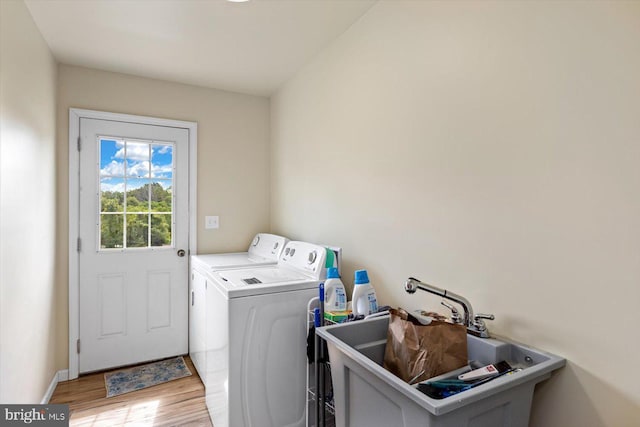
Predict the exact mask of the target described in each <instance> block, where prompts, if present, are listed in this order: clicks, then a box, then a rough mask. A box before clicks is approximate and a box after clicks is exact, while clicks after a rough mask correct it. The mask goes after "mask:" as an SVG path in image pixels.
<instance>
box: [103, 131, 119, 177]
mask: <svg viewBox="0 0 640 427" xmlns="http://www.w3.org/2000/svg"><path fill="white" fill-rule="evenodd" d="M100 176H124V141H121V140H116V139H102V140H100Z"/></svg>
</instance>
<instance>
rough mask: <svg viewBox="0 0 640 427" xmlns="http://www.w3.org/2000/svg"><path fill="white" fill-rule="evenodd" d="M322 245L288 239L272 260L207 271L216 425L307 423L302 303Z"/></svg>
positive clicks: (209, 390)
mask: <svg viewBox="0 0 640 427" xmlns="http://www.w3.org/2000/svg"><path fill="white" fill-rule="evenodd" d="M325 259H326V251H325V248H324V247H323V246H318V245H313V244H310V243H305V242H296V241H292V242H289V243H288V244H287V246H286V247H285V250H284V252H283V253H282V256H281V257H280V259H279V261H278V264H277V265H275V266H262V267H255V268H245V269H238V270H225V271H216V272H212V273H210V274H209V277H210V278H211V283H209V286H208V287H207V316H208V317H207V320H206V322H207V325H209V326H212V327H211V329H209V330H208V332H207V349H206V366H207V373H206V376H205V391H206V403H207V408H208V409H209V414H210V416H211V419H212V421H213V424H214V425H215V426H216V427H250V426H254V427H257V426H259V427H303V426H305V424H306V415H305V414H306V412H305V408H306V369H307V356H306V333H307V331H306V329H305V324H306V319H307V313H306V308H307V303H308V302H309V300H310V299H311V298H313V297H314V296H316V295H318V285H319V283H320V282H321V281H322V280H321V277H322V276H323V275H324V274H325Z"/></svg>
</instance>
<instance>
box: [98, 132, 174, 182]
mask: <svg viewBox="0 0 640 427" xmlns="http://www.w3.org/2000/svg"><path fill="white" fill-rule="evenodd" d="M125 148H126V149H125ZM125 166H126V167H125ZM125 170H126V180H127V189H129V190H131V189H134V188H138V187H141V186H143V185H144V184H146V183H149V182H157V183H159V184H160V185H162V186H163V187H164V188H168V187H171V185H172V177H173V145H171V144H160V143H149V142H142V141H126V142H125V141H124V140H117V139H107V138H104V139H101V140H100V177H101V179H100V189H101V190H102V191H120V192H121V191H124V187H125ZM141 178H142V179H141Z"/></svg>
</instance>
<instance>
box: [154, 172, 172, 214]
mask: <svg viewBox="0 0 640 427" xmlns="http://www.w3.org/2000/svg"><path fill="white" fill-rule="evenodd" d="M153 181H154V182H152V183H151V192H150V193H151V194H150V196H151V211H152V212H169V213H170V212H171V211H172V210H173V209H172V206H171V204H172V202H173V198H172V189H171V180H169V179H154V180H153Z"/></svg>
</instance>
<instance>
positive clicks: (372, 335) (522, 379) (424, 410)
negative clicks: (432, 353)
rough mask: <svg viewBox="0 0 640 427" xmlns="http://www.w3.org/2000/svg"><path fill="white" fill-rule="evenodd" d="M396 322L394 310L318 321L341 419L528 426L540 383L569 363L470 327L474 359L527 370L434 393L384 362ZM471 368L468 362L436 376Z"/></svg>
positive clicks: (341, 425) (340, 424)
mask: <svg viewBox="0 0 640 427" xmlns="http://www.w3.org/2000/svg"><path fill="white" fill-rule="evenodd" d="M388 325H389V317H388V316H386V317H379V318H373V319H369V320H362V321H359V322H350V323H343V324H339V325H333V326H326V327H323V328H318V329H317V333H318V335H320V336H321V337H322V338H323V339H324V340H325V341H326V342H327V347H328V349H329V359H330V362H331V375H332V380H333V389H334V390H333V391H334V400H335V410H336V413H335V416H336V426H337V427H347V426H348V427H360V426H362V427H365V426H367V427H372V426H374V427H375V426H394V427H395V426H398V427H400V426H407V427H408V426H412V427H413V426H425V427H440V426H449V427H458V426H474V427H482V426H486V427H494V426H522V427H526V426H528V424H529V413H530V409H531V400H532V398H533V392H534V389H535V385H536V384H537V383H539V382H541V381H543V380H545V379H547V378H549V376H550V375H551V372H553V371H554V370H556V369H559V368H561V367H562V366H564V364H565V360H564V359H563V358H561V357H558V356H556V355H553V354H551V353H547V352H544V351H540V350H537V349H534V348H531V347H528V346H526V345H522V344H517V343H514V342H511V341H508V340H503V339H493V338H478V337H475V336H472V335H467V350H468V357H469V359H470V360H475V361H477V362H480V363H482V364H483V365H487V364H491V363H497V362H500V361H502V360H506V361H507V362H509V364H510V365H511V366H512V367H513V368H520V369H521V370H520V371H519V372H514V373H512V374H509V375H504V376H501V377H499V378H496V379H494V380H492V381H489V382H487V383H485V384H482V385H479V386H477V387H474V388H471V389H469V390H466V391H463V392H460V393H458V394H455V395H453V396H450V397H446V398H444V399H433V398H431V397H429V396H427V395H426V394H423V393H422V392H420V391H419V390H418V389H417V387H416V385H414V386H410V385H408V384H407V383H405V382H404V381H402V380H401V379H400V378H398V377H396V376H395V375H393V374H392V373H390V372H388V371H387V370H386V369H384V368H383V367H382V362H383V359H384V350H385V346H386V343H387V328H388ZM467 371H469V368H468V367H463V368H460V369H457V370H455V371H451V372H448V373H446V374H443V375H440V376H438V377H435V378H432V379H430V380H435V379H444V378H456V377H457V376H458V375H459V374H461V373H464V372H467Z"/></svg>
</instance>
